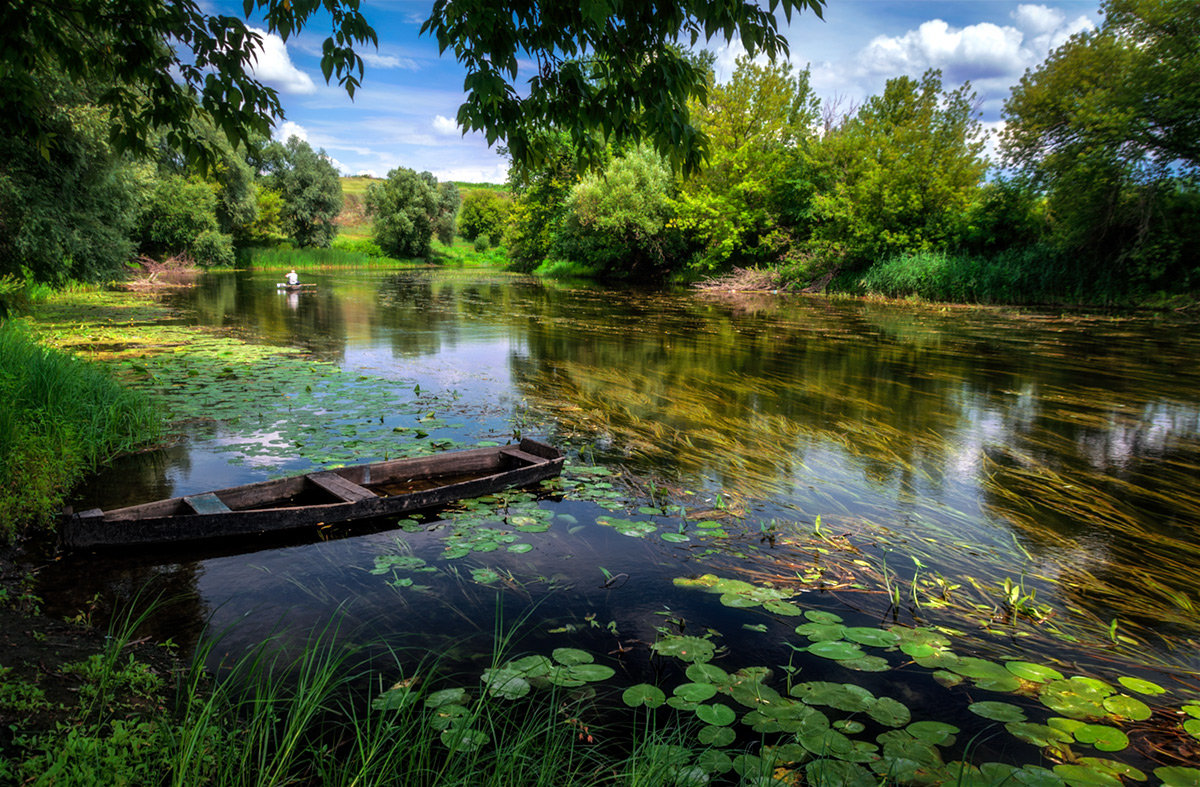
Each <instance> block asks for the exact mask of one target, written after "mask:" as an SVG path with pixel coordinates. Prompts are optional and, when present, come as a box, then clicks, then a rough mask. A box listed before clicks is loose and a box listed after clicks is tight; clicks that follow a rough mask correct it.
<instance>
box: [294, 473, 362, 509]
mask: <svg viewBox="0 0 1200 787" xmlns="http://www.w3.org/2000/svg"><path fill="white" fill-rule="evenodd" d="M304 477H305V478H307V479H308V480H309V481H312V482H313V483H314V484H316V485H317V486H319V487H321V488H322V489H324V490H325V491H326V492H328V493H329V494H331V495H333V496H334V497H337V498H339V499H341V500H343V501H345V502H347V503H354V502H357V501H359V500H370V499H371V498H373V497H378V495H376V494H375V493H374V492H372V491H371V490H370V489H367V488H366V487H364V486H359V485H358V484H356V483H354V482H353V481H347V480H346V479H345V478H342V477H341V476H340V475H338V474H337V473H331V472H329V471H328V470H326V471H324V472H321V473H309V474H308V475H306V476H304Z"/></svg>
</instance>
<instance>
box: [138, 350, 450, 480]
mask: <svg viewBox="0 0 1200 787" xmlns="http://www.w3.org/2000/svg"><path fill="white" fill-rule="evenodd" d="M121 365H122V367H123V369H124V370H125V372H126V376H127V378H128V379H130V380H131V381H132V384H134V385H135V386H138V387H141V388H143V389H144V390H145V391H146V393H147V394H148V395H150V396H151V397H152V398H154V399H155V400H156V401H158V402H160V403H161V404H162V406H163V408H164V411H165V412H166V413H167V414H168V418H169V420H170V421H171V422H172V423H175V424H179V425H182V424H199V423H214V424H217V425H219V429H217V430H216V434H214V435H213V436H212V437H210V438H209V439H207V440H205V441H204V444H205V447H206V448H208V449H209V450H214V451H221V452H228V453H232V454H234V456H233V457H232V458H231V459H230V461H231V462H232V463H235V464H236V463H240V462H246V461H249V462H253V463H255V464H257V465H270V466H276V467H280V468H282V467H283V466H284V465H286V464H287V463H289V462H293V463H294V462H295V461H296V460H301V461H307V462H308V463H309V464H310V465H315V466H329V465H333V464H345V463H350V462H361V461H367V460H370V459H384V458H397V457H405V456H413V455H418V454H422V453H429V452H431V451H435V450H444V449H448V448H455V447H459V446H460V445H462V443H461V441H460V440H458V439H456V438H455V437H454V436H451V434H448V433H452V434H454V435H459V434H461V430H462V429H463V424H460V423H452V422H450V421H448V420H447V419H446V418H445V414H446V411H447V410H450V409H452V408H453V406H454V400H455V397H454V394H453V393H452V392H451V393H445V394H434V393H431V392H428V391H421V390H420V389H419V387H417V386H414V385H412V384H411V383H405V382H396V381H388V380H384V379H382V378H376V377H369V376H365V375H360V376H356V377H351V376H349V375H346V374H344V373H342V372H341V370H340V369H339V368H338V367H337V366H336V365H334V364H330V363H324V362H318V361H312V360H309V359H306V358H304V357H303V356H301V355H300V354H299V353H297V352H295V351H291V350H287V349H284V348H273V347H263V346H260V345H254V344H247V343H244V342H240V341H237V340H234V339H231V338H228V337H219V336H201V337H196V338H194V339H193V341H191V342H189V343H188V344H187V345H184V346H180V347H176V348H174V349H172V350H170V351H164V352H157V353H153V354H149V355H143V356H139V357H137V358H135V359H127V360H125V361H123V362H122V364H121ZM193 439H199V438H198V437H197V436H196V435H195V432H194V431H193ZM289 469H294V468H289Z"/></svg>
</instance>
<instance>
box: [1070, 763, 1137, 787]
mask: <svg viewBox="0 0 1200 787" xmlns="http://www.w3.org/2000/svg"><path fill="white" fill-rule="evenodd" d="M1054 773H1056V774H1057V775H1058V776H1061V777H1062V780H1063V781H1064V782H1066V783H1067V784H1068V785H1070V787H1119V786H1120V784H1121V780H1120V779H1118V778H1117V777H1116V776H1113V775H1112V774H1111V773H1106V772H1105V771H1102V770H1099V769H1097V768H1092V767H1089V766H1087V765H1055V766H1054Z"/></svg>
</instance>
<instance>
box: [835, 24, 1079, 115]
mask: <svg viewBox="0 0 1200 787" xmlns="http://www.w3.org/2000/svg"><path fill="white" fill-rule="evenodd" d="M1010 18H1011V19H1012V20H1013V24H1004V25H1001V24H994V23H992V22H981V23H979V24H973V25H967V26H965V27H955V26H953V25H950V24H949V23H947V22H945V21H944V20H941V19H931V20H928V21H926V22H923V23H921V24H920V25H918V26H917V27H916V28H914V29H909V30H907V31H905V32H903V33H900V34H898V35H879V36H876V37H875V38H873V39H871V41H870V42H869V43H868V44H867V45H866V46H865V47H863V48H862V49H860V50H859V51H858V52H857V53H856V54H855V55H854V56H852V57H851V58H848V59H846V60H838V61H833V62H830V61H826V62H822V63H814V64H813V65H812V82H813V86H814V87H815V88H816V89H817V90H818V92H820V93H821V94H823V95H826V96H832V95H835V94H839V95H843V96H846V97H848V98H849V99H851V100H853V101H855V102H859V103H860V102H861V101H862V100H864V99H865V98H866V97H867V96H869V95H873V94H878V93H879V92H880V91H881V90H882V88H883V84H884V82H885V81H886V80H888V79H891V78H893V77H897V76H901V75H907V76H910V77H919V76H920V75H921V74H922V73H924V72H925V71H926V70H928V69H931V68H935V69H939V70H940V71H941V72H942V84H943V85H944V86H945V87H946V88H947V89H954V88H956V87H957V86H958V85H961V84H962V83H963V82H967V81H970V83H971V86H972V89H973V90H974V91H975V92H976V94H977V95H978V97H979V100H980V102H981V105H982V106H983V109H984V114H985V116H988V117H997V116H998V115H999V108H1000V106H1001V104H1002V103H1003V101H1004V99H1005V98H1006V97H1007V96H1008V93H1009V89H1010V88H1011V87H1012V85H1013V84H1015V83H1016V82H1017V80H1018V79H1020V78H1021V75H1022V74H1023V73H1025V70H1026V69H1028V68H1033V67H1036V66H1037V64H1038V63H1040V62H1041V61H1042V60H1044V59H1045V57H1046V55H1047V54H1049V52H1050V51H1051V50H1052V49H1054V48H1056V47H1058V46H1059V45H1061V44H1062V43H1063V42H1065V41H1066V40H1067V39H1068V38H1069V37H1070V36H1071V35H1073V34H1075V33H1077V32H1080V31H1082V30H1088V29H1091V28H1093V27H1094V24H1093V23H1092V21H1091V20H1090V19H1089V18H1088V16H1087V15H1082V16H1078V17H1075V18H1073V19H1068V18H1067V15H1066V14H1065V13H1064V12H1062V11H1061V10H1059V9H1055V8H1050V7H1048V6H1045V5H1033V4H1024V5H1019V6H1017V7H1016V9H1015V10H1014V11H1013V12H1012V13H1011V14H1010Z"/></svg>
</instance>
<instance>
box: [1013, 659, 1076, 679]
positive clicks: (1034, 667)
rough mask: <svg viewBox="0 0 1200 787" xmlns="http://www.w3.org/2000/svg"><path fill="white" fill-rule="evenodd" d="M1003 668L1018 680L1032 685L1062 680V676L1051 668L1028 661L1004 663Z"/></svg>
mask: <svg viewBox="0 0 1200 787" xmlns="http://www.w3.org/2000/svg"><path fill="white" fill-rule="evenodd" d="M1004 668H1005V669H1007V670H1008V671H1009V672H1011V673H1012V674H1014V675H1016V676H1017V677H1018V678H1021V679H1023V680H1028V681H1031V682H1033V683H1046V682H1048V681H1052V680H1062V679H1063V674H1062V673H1061V672H1059V671H1058V670H1056V669H1054V668H1053V667H1047V666H1045V665H1044V664H1034V663H1033V662H1030V661H1006V662H1004Z"/></svg>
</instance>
